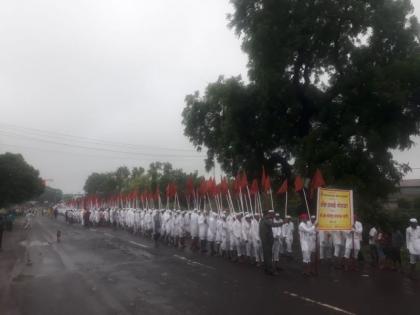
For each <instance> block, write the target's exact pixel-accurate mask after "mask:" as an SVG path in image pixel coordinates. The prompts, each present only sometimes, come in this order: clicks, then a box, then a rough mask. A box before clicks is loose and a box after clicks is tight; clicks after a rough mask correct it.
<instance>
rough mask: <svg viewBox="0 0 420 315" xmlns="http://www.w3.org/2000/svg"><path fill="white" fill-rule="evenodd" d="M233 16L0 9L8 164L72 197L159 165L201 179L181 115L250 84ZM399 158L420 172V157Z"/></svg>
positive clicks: (209, 4) (108, 1) (10, 3)
mask: <svg viewBox="0 0 420 315" xmlns="http://www.w3.org/2000/svg"><path fill="white" fill-rule="evenodd" d="M413 3H414V4H415V6H416V7H417V8H418V10H419V11H420V0H415V1H413ZM230 11H231V6H230V5H229V1H228V0H199V1H197V0H177V1H173V0H153V1H144V0H115V1H112V0H72V1H56V0H41V1H33V0H3V1H1V2H0V69H1V70H0V113H1V116H0V153H2V152H5V151H11V152H19V153H22V154H23V155H24V157H25V159H26V160H27V161H28V162H29V163H31V164H33V165H34V166H35V167H36V168H38V169H39V170H40V172H41V176H42V177H43V178H51V179H53V180H54V182H52V183H50V185H51V186H54V187H57V188H61V189H63V190H64V191H65V192H80V191H82V187H83V184H84V181H85V179H86V177H87V176H88V175H89V174H90V173H91V172H93V171H98V172H102V171H111V170H114V169H115V168H117V167H118V166H120V165H127V166H129V167H133V166H144V167H147V166H148V164H149V163H150V162H152V161H154V160H161V161H166V160H167V161H170V162H172V164H173V165H174V166H175V167H182V168H184V169H185V170H187V171H193V170H195V169H197V170H199V171H200V172H202V173H203V172H204V163H203V159H202V154H198V153H196V152H195V151H194V149H193V147H192V146H191V145H190V144H189V143H188V141H187V139H186V138H185V137H184V136H183V131H182V130H183V128H182V125H181V112H182V109H183V106H184V97H185V95H186V94H188V93H192V92H194V91H195V90H202V89H203V88H204V87H205V86H206V85H207V84H208V83H209V82H213V81H215V80H216V79H217V77H218V76H219V75H220V74H224V75H226V76H231V75H238V74H242V75H243V76H246V62H247V58H246V56H245V55H244V54H243V53H242V52H241V50H240V41H239V40H238V38H236V36H235V35H234V33H233V32H232V30H230V29H228V28H227V21H226V14H227V13H228V12H230ZM14 126H20V127H25V128H29V129H22V128H15V127H14ZM33 129H39V130H47V131H51V133H40V132H37V131H36V130H33ZM52 132H53V133H52ZM57 133H60V134H57ZM62 134H68V135H74V136H80V137H83V139H82V138H69V137H67V136H64V135H62ZM84 138H94V139H102V140H106V141H107V142H118V143H122V142H123V143H127V144H136V145H140V146H139V147H136V148H133V147H129V146H116V145H115V144H108V143H107V144H104V143H101V144H99V143H93V142H92V141H88V140H87V139H84ZM416 141H417V142H419V141H418V140H417V139H416ZM64 144H65V145H64ZM85 147H93V148H95V149H96V150H87V149H86V148H85ZM107 150H109V151H107ZM111 151H112V152H111ZM116 151H124V152H131V153H117V152H116ZM186 156H187V157H186ZM396 157H397V158H398V159H399V160H400V161H402V162H410V164H411V165H412V166H418V167H420V146H418V147H416V148H414V149H413V150H411V151H409V152H404V153H397V154H396ZM410 177H420V171H416V172H414V173H413V174H410Z"/></svg>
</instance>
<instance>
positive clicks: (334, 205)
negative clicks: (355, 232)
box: [317, 188, 353, 231]
mask: <svg viewBox="0 0 420 315" xmlns="http://www.w3.org/2000/svg"><path fill="white" fill-rule="evenodd" d="M317 221H318V230H320V231H349V230H351V228H352V226H353V191H352V190H341V189H327V188H318V201H317Z"/></svg>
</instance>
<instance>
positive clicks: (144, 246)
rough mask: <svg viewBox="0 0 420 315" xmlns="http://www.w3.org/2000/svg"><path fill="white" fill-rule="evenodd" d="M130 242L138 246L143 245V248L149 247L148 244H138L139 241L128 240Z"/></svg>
mask: <svg viewBox="0 0 420 315" xmlns="http://www.w3.org/2000/svg"><path fill="white" fill-rule="evenodd" d="M130 243H131V244H134V245H137V246H140V247H143V248H149V246H147V245H143V244H140V243H137V242H134V241H130Z"/></svg>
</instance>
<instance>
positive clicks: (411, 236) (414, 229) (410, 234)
mask: <svg viewBox="0 0 420 315" xmlns="http://www.w3.org/2000/svg"><path fill="white" fill-rule="evenodd" d="M405 233H406V243H407V249H408V252H409V253H410V276H411V277H412V278H414V277H415V272H416V264H417V262H418V261H420V227H419V226H418V224H417V219H415V218H412V219H410V226H409V227H408V228H407V229H406V232H405Z"/></svg>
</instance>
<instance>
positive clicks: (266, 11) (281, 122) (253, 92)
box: [183, 0, 420, 209]
mask: <svg viewBox="0 0 420 315" xmlns="http://www.w3.org/2000/svg"><path fill="white" fill-rule="evenodd" d="M232 3H233V6H234V8H235V11H234V13H233V14H232V15H231V16H230V18H229V19H230V26H231V27H232V28H233V29H234V30H235V31H236V33H237V34H238V35H239V36H240V38H241V39H242V48H243V50H244V51H245V52H246V53H247V54H248V56H249V63H248V70H249V71H248V74H249V83H245V82H244V81H242V80H241V78H240V77H234V78H230V79H225V78H223V77H220V78H219V80H218V81H217V82H215V83H211V84H209V85H208V86H207V88H206V90H205V93H204V95H203V96H201V95H200V94H199V93H194V94H192V95H188V96H187V97H186V107H185V109H184V111H183V124H184V126H185V129H184V131H185V135H186V136H187V137H189V139H190V140H191V142H192V143H193V144H194V145H195V146H196V147H197V149H198V150H201V149H202V148H203V147H205V148H207V149H208V151H207V160H206V166H207V168H211V167H212V166H213V165H214V162H215V160H217V161H218V162H219V163H220V164H221V166H222V168H223V169H224V170H225V171H226V172H227V173H228V174H230V175H235V174H236V172H237V171H238V169H244V170H246V171H247V172H248V173H250V174H255V172H260V170H261V166H262V165H264V166H265V167H266V169H267V171H268V172H269V173H270V174H272V175H274V176H275V177H290V176H291V173H292V172H294V173H298V174H300V175H303V176H306V177H309V176H311V175H312V174H313V172H314V170H315V169H316V168H321V169H322V170H323V171H324V175H325V177H326V179H327V182H328V183H329V184H332V185H335V186H340V187H350V188H353V189H355V191H356V196H357V197H358V198H357V200H356V201H357V202H358V206H359V208H362V209H373V208H376V207H377V206H378V204H379V203H377V201H380V200H381V199H384V198H386V197H387V196H388V194H389V193H390V192H391V191H393V190H394V188H395V186H396V184H397V183H398V182H399V181H400V179H401V177H402V175H403V174H404V172H406V171H407V170H408V167H407V166H406V165H399V164H398V163H397V162H396V161H395V160H394V159H393V156H392V153H391V150H393V149H400V150H404V149H408V148H410V147H411V146H412V144H413V143H412V141H411V140H410V137H411V136H413V135H418V134H419V122H420V47H419V25H418V22H417V19H416V18H415V17H414V16H413V15H412V13H413V7H412V5H411V3H410V1H409V0H380V1H377V0H368V1H354V0H324V1H314V0H299V1H296V0H235V1H232Z"/></svg>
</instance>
